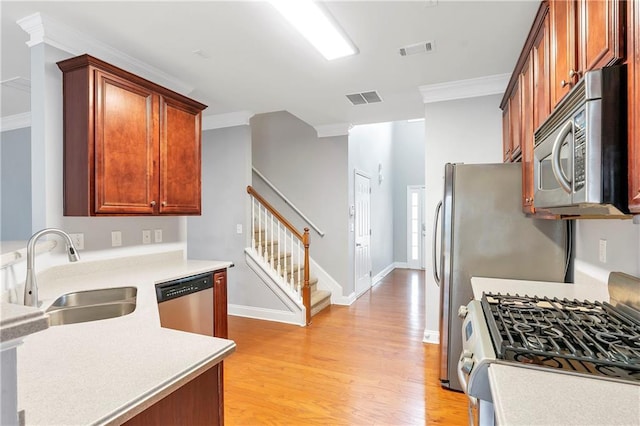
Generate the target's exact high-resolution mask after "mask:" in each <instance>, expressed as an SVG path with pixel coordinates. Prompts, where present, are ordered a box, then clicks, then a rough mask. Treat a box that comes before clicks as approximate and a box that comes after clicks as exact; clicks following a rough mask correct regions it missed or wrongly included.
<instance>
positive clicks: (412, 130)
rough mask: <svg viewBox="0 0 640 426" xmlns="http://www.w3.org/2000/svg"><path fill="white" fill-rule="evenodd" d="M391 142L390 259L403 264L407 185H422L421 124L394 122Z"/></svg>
mask: <svg viewBox="0 0 640 426" xmlns="http://www.w3.org/2000/svg"><path fill="white" fill-rule="evenodd" d="M392 139H393V151H392V154H393V171H394V175H393V260H394V262H401V263H402V262H406V261H407V186H408V185H424V174H425V173H424V151H425V144H424V121H417V122H407V121H396V122H394V123H393V134H392ZM425 218H426V215H425Z"/></svg>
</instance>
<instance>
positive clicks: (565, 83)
mask: <svg viewBox="0 0 640 426" xmlns="http://www.w3.org/2000/svg"><path fill="white" fill-rule="evenodd" d="M570 85H571V82H570V81H567V80H562V81H561V82H560V86H562V87H566V86H570Z"/></svg>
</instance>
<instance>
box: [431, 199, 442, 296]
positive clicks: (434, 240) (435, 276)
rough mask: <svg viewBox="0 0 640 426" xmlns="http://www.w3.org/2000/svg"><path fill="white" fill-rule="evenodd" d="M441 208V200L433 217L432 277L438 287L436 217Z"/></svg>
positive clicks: (437, 217)
mask: <svg viewBox="0 0 640 426" xmlns="http://www.w3.org/2000/svg"><path fill="white" fill-rule="evenodd" d="M441 208H442V201H439V202H438V205H437V206H436V212H435V215H434V218H433V278H434V279H435V280H436V285H437V286H438V287H440V276H439V274H438V255H437V253H436V248H437V244H438V219H439V218H440V209H441Z"/></svg>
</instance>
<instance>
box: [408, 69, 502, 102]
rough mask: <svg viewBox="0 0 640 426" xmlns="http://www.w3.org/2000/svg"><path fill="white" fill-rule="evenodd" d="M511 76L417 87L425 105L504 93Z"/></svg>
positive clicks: (494, 76) (486, 77)
mask: <svg viewBox="0 0 640 426" xmlns="http://www.w3.org/2000/svg"><path fill="white" fill-rule="evenodd" d="M510 77H511V74H495V75H489V76H485V77H477V78H470V79H466V80H456V81H448V82H445V83H436V84H427V85H424V86H420V87H418V90H420V94H421V95H422V101H423V102H424V103H425V104H430V103H434V102H443V101H452V100H456V99H465V98H475V97H478V96H487V95H496V94H502V93H504V91H505V89H506V87H507V83H508V82H509V78H510Z"/></svg>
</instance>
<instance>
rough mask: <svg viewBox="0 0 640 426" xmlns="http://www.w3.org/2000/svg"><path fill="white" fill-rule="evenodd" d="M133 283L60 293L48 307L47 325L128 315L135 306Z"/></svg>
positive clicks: (135, 289)
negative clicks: (129, 285)
mask: <svg viewBox="0 0 640 426" xmlns="http://www.w3.org/2000/svg"><path fill="white" fill-rule="evenodd" d="M137 294H138V289H137V288H135V287H113V288H103V289H98V290H88V291H77V292H73V293H67V294H63V295H62V296H60V297H58V298H57V299H56V300H55V302H53V304H52V305H51V306H50V307H49V309H47V313H48V314H49V324H50V325H52V326H53V325H64V324H76V323H80V322H88V321H97V320H103V319H108V318H115V317H121V316H124V315H128V314H130V313H131V312H133V311H134V310H135V309H136V296H137Z"/></svg>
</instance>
